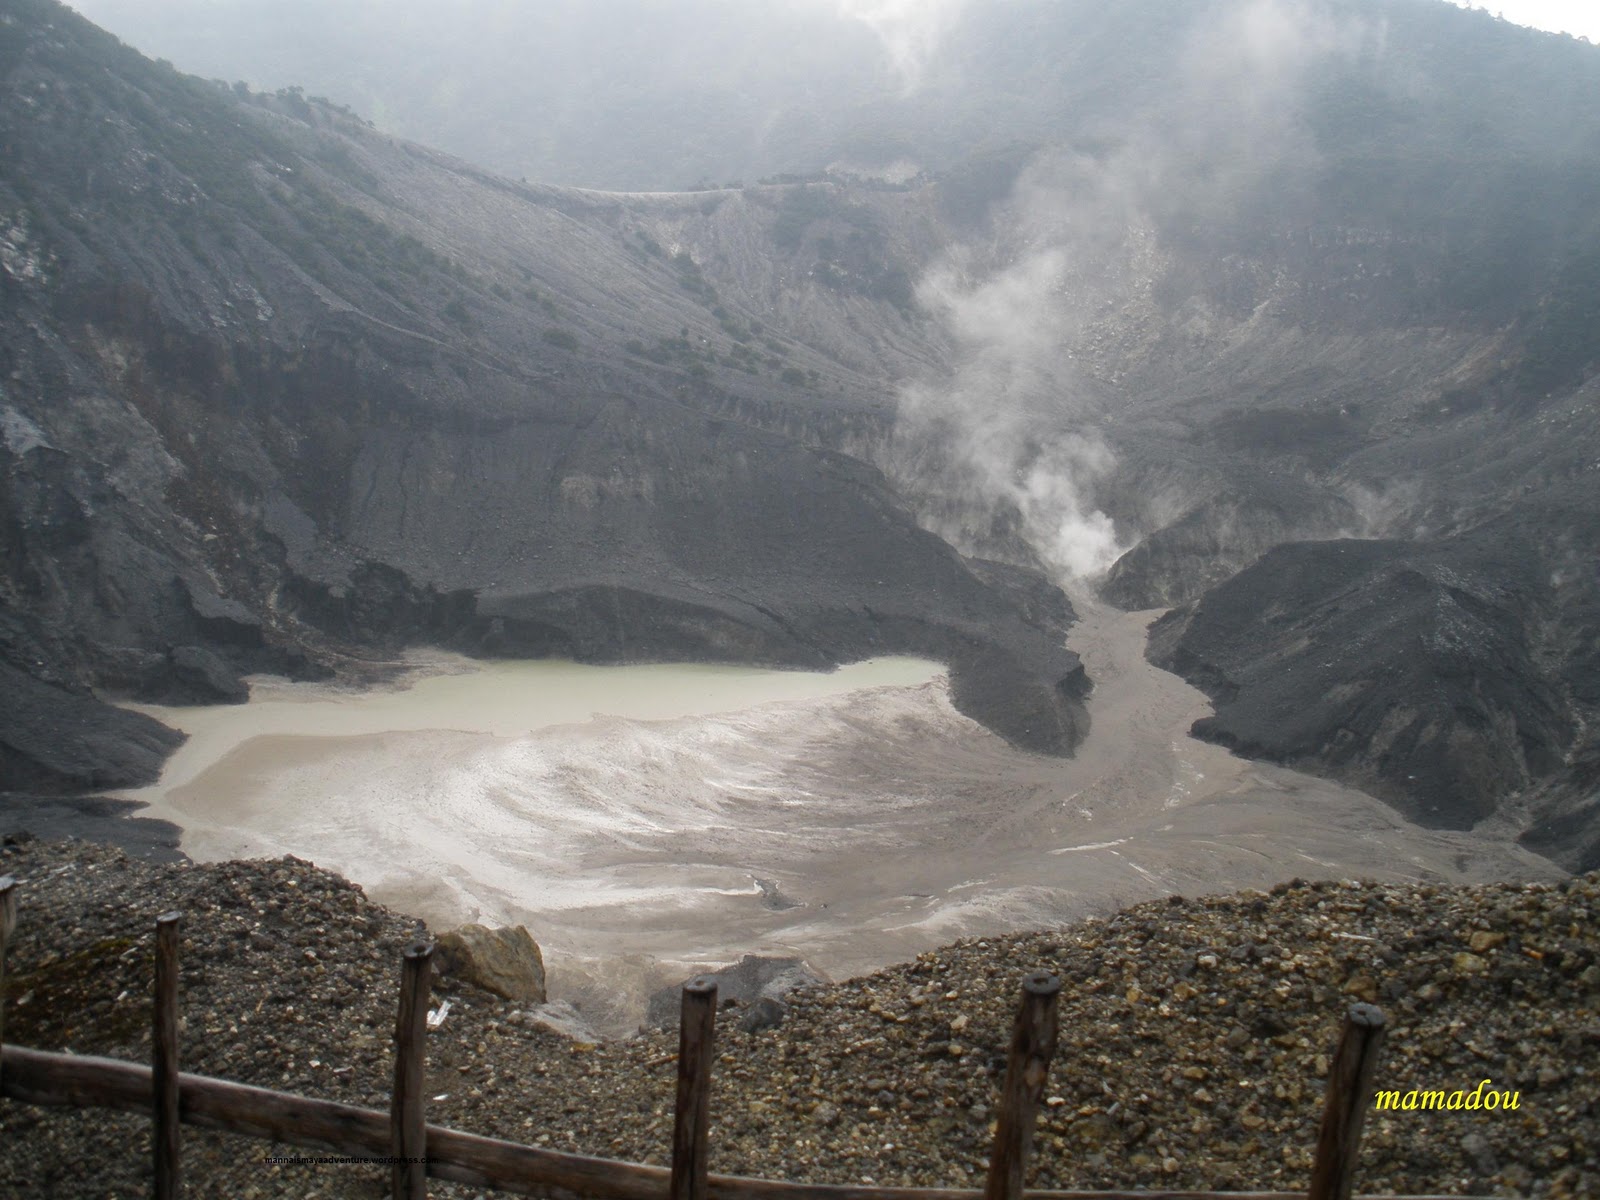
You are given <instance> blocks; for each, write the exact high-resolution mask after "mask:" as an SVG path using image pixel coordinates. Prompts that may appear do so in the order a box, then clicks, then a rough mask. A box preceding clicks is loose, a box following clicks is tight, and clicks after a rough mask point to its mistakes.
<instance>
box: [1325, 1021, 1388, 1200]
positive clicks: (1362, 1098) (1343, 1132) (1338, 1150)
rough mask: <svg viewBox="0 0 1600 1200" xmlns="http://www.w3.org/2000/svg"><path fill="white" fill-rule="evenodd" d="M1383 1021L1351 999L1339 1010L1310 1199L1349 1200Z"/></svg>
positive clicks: (1359, 1151) (1370, 1098) (1381, 1035)
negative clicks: (1341, 1025)
mask: <svg viewBox="0 0 1600 1200" xmlns="http://www.w3.org/2000/svg"><path fill="white" fill-rule="evenodd" d="M1383 1026H1384V1016H1383V1010H1382V1009H1379V1008H1375V1007H1374V1006H1373V1005H1371V1004H1352V1005H1351V1006H1350V1011H1349V1012H1348V1013H1347V1014H1345V1019H1344V1032H1343V1034H1342V1035H1341V1036H1340V1038H1339V1049H1338V1052H1337V1053H1336V1054H1335V1055H1334V1059H1333V1066H1332V1067H1331V1068H1330V1069H1329V1071H1328V1098H1327V1102H1326V1104H1325V1105H1324V1106H1323V1110H1322V1130H1321V1133H1320V1134H1319V1135H1318V1137H1317V1158H1316V1162H1315V1164H1314V1165H1313V1166H1312V1168H1311V1192H1310V1200H1350V1193H1351V1192H1352V1190H1354V1188H1355V1182H1356V1160H1357V1158H1358V1157H1359V1155H1360V1153H1361V1126H1362V1123H1363V1122H1364V1121H1365V1120H1366V1116H1367V1105H1369V1104H1370V1103H1372V1077H1373V1075H1374V1073H1375V1072H1376V1071H1377V1069H1378V1051H1379V1048H1380V1047H1381V1046H1382V1045H1383Z"/></svg>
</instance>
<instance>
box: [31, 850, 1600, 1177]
mask: <svg viewBox="0 0 1600 1200" xmlns="http://www.w3.org/2000/svg"><path fill="white" fill-rule="evenodd" d="M0 873H11V874H13V875H14V876H16V877H17V879H18V880H19V885H18V886H19V913H20V920H19V925H18V933H17V937H16V939H15V941H14V944H13V951H12V958H11V964H12V965H11V972H12V979H13V983H12V987H13V991H12V996H11V1000H10V1003H9V1005H8V1011H7V1019H6V1037H7V1040H8V1041H12V1042H15V1043H17V1044H23V1045H31V1046H35V1047H38V1048H49V1049H57V1050H71V1051H74V1052H76V1053H82V1054H105V1055H111V1056H114V1057H120V1058H126V1059H133V1060H144V1059H146V1058H147V1057H148V1054H149V1032H148V1031H149V1000H148V995H149V987H150V977H151V971H152V967H151V959H152V947H153V940H154V939H153V933H152V929H153V921H154V917H155V915H156V914H158V913H160V912H163V911H166V910H169V909H174V908H176V909H179V910H182V911H183V912H184V914H185V923H184V927H183V930H184V940H183V950H182V953H183V960H182V961H183V968H182V982H181V1000H182V1004H183V1006H184V1011H185V1013H186V1014H187V1023H186V1026H185V1031H184V1036H183V1047H182V1062H183V1066H184V1069H185V1070H190V1071H197V1072H200V1073H203V1074H210V1075H220V1076H224V1077H227V1078H233V1079H237V1080H241V1081H244V1082H248V1083H254V1084H258V1085H262V1086H267V1087H272V1088H277V1089H281V1090H286V1091H294V1092H300V1093H302V1094H308V1095H317V1096H325V1097H328V1098H331V1099H336V1100H342V1101H345V1102H348V1103H355V1104H360V1105H366V1106H372V1107H377V1108H380V1109H383V1108H386V1107H387V1103H388V1088H389V1082H390V1078H391V1075H392V1070H393V1067H392V1063H391V1059H390V1055H391V1032H392V1026H393V1022H394V1005H395V1003H396V991H397V986H398V980H399V975H400V970H399V956H400V952H401V949H402V948H403V947H404V946H405V945H406V943H407V941H408V939H409V938H410V937H411V936H412V935H413V934H414V933H415V932H416V926H415V925H414V923H413V922H411V921H410V920H408V919H406V918H403V917H401V916H400V915H399V914H397V913H394V912H392V911H390V910H387V909H384V908H382V907H379V906H377V905H374V904H372V903H371V902H369V901H368V900H367V899H366V898H365V897H364V896H363V895H362V893H361V892H360V891H359V890H358V889H355V888H353V887H352V886H350V885H349V884H348V883H347V882H345V881H344V880H342V879H340V878H338V877H337V876H334V875H331V874H329V873H327V872H324V871H319V870H317V869H315V868H313V867H311V866H310V865H309V864H307V863H305V862H302V861H298V860H295V859H282V860H277V861H259V862H253V863H221V864H214V865H209V866H194V865H189V864H179V865H173V866H165V867H157V866H152V865H150V864H146V863H142V862H139V861H137V860H132V859H129V858H127V857H125V856H124V855H122V854H121V853H120V852H119V851H116V850H110V849H106V848H102V847H94V846H89V845H85V844H81V843H80V844H76V845H71V844H50V843H37V842H35V843H27V844H21V845H8V846H6V847H4V848H3V849H0ZM130 897H136V898H137V902H136V903H130ZM1597 905H1600V879H1597V878H1596V876H1594V875H1589V876H1584V877H1581V878H1577V879H1572V880H1567V881H1564V882H1562V883H1560V884H1549V883H1538V884H1526V885H1493V886H1487V887H1445V886H1437V885H1378V884H1370V883H1365V884H1364V883H1359V882H1356V881H1346V882H1342V883H1339V882H1323V883H1306V882H1304V881H1300V880H1295V881H1292V882H1288V883H1285V884H1283V885H1281V886H1279V887H1276V888H1274V889H1273V890H1272V891H1271V892H1270V893H1268V892H1265V891H1248V892H1242V893H1236V894H1225V895H1216V896H1203V897H1195V898H1185V897H1179V896H1172V897H1170V898H1168V899H1165V900H1160V901H1156V902H1152V903H1147V904H1142V905H1140V906H1138V907H1136V908H1132V909H1128V910H1125V911H1122V912H1117V913H1112V914H1108V915H1105V916H1101V917H1096V918H1093V919H1090V920H1086V921H1080V922H1076V923H1073V924H1071V925H1068V926H1065V927H1061V928H1055V929H1049V930H1043V931H1039V932H1035V933H1029V934H1020V935H1011V936H1006V937H993V938H984V939H967V940H965V941H962V942H960V943H957V944H955V945H950V946H944V947H942V948H940V949H938V950H934V951H931V952H928V953H924V954H921V955H919V956H918V957H917V958H916V959H915V961H910V962H906V963H903V964H901V965H899V966H896V967H893V968H891V969H889V970H887V971H883V972H880V973H877V974H874V975H870V976H866V977H863V978H860V979H856V980H852V981H849V982H846V983H841V984H837V985H829V986H824V987H818V988H814V989H810V990H802V991H797V992H791V993H790V994H789V995H788V996H787V998H786V1002H787V1007H788V1012H787V1014H786V1016H785V1017H784V1019H783V1022H782V1024H781V1025H779V1026H778V1027H777V1028H776V1029H773V1028H769V1027H762V1028H758V1029H757V1030H755V1031H753V1032H747V1031H745V1030H742V1029H740V1028H739V1025H740V1023H741V1021H742V1020H743V1018H744V1017H745V1016H746V1015H747V1013H746V1012H745V1011H742V1010H741V1009H740V1008H737V1007H735V1008H730V1009H727V1010H725V1011H723V1012H722V1013H721V1014H720V1015H719V1018H718V1033H717V1045H718V1050H719V1054H718V1058H717V1061H716V1065H715V1068H714V1082H713V1099H712V1125H711V1170H712V1171H714V1172H725V1173H729V1174H741V1175H754V1176H761V1177H768V1178H793V1179H805V1180H814V1181H818V1182H836V1183H852V1182H860V1181H863V1180H872V1181H874V1182H877V1183H880V1184H895V1185H913V1186H918V1185H920V1186H950V1185H958V1186H979V1185H980V1181H981V1180H982V1178H983V1172H984V1170H985V1168H986V1166H987V1153H988V1145H989V1138H990V1135H991V1127H992V1123H993V1119H994V1112H995V1106H996V1104H997V1099H998V1090H999V1082H1000V1081H999V1071H1000V1067H1001V1065H1002V1064H1003V1062H1004V1054H1005V1047H1006V1045H1007V1043H1008V1041H1009V1037H1010V1021H1011V1014H1012V1012H1013V1010H1014V1006H1015V1003H1016V999H1017V987H1018V981H1019V979H1020V978H1021V976H1022V975H1023V974H1024V973H1025V972H1027V971H1030V970H1034V969H1038V968H1043V969H1047V970H1050V971H1053V972H1055V973H1056V974H1058V975H1059V976H1060V977H1061V979H1062V980H1063V983H1064V988H1063V992H1062V996H1061V1002H1060V1026H1061V1036H1060V1044H1059V1048H1058V1050H1057V1054H1056V1059H1055V1065H1054V1067H1053V1069H1052V1072H1051V1075H1050V1079H1049V1083H1048V1086H1047V1087H1046V1089H1045V1095H1046V1102H1045V1105H1044V1106H1043V1108H1042V1109H1041V1112H1040V1117H1039V1128H1038V1137H1037V1143H1036V1144H1037V1150H1036V1155H1035V1162H1034V1166H1033V1168H1032V1172H1031V1179H1032V1181H1033V1183H1034V1184H1035V1185H1036V1186H1040V1187H1056V1188H1113V1187H1115V1188H1128V1187H1143V1188H1158V1189H1173V1188H1202V1187H1204V1188H1227V1189H1238V1190H1269V1189H1270V1190H1291V1189H1302V1188H1304V1187H1305V1186H1306V1181H1307V1172H1308V1170H1309V1167H1310V1161H1311V1158H1310V1154H1311V1149H1312V1147H1313V1145H1314V1143H1315V1139H1316V1128H1317V1122H1318V1120H1319V1117H1320V1113H1321V1101H1322V1094H1323V1088H1324V1086H1325V1079H1326V1073H1327V1064H1328V1057H1329V1055H1330V1053H1331V1051H1332V1047H1333V1045H1334V1043H1335V1041H1336V1038H1337V1034H1338V1029H1339V1023H1340V1020H1341V1018H1342V1014H1343V1012H1344V1010H1345V1008H1346V1007H1347V1006H1348V1005H1349V1004H1351V1003H1353V1002H1354V1001H1356V1000H1363V1001H1367V1002H1375V1003H1377V1004H1379V1005H1380V1006H1381V1007H1382V1008H1383V1009H1384V1010H1385V1011H1386V1013H1387V1015H1388V1018H1389V1028H1388V1033H1387V1039H1386V1044H1385V1048H1384V1054H1383V1059H1382V1062H1381V1065H1380V1069H1379V1071H1378V1075H1377V1080H1376V1086H1377V1087H1379V1088H1382V1089H1386V1090H1398V1091H1401V1092H1402V1093H1404V1092H1408V1091H1410V1090H1411V1089H1412V1088H1421V1089H1445V1090H1455V1089H1458V1088H1465V1089H1468V1090H1470V1089H1472V1088H1475V1087H1477V1085H1478V1084H1479V1082H1480V1081H1482V1080H1484V1079H1486V1078H1487V1079H1489V1080H1491V1081H1492V1087H1493V1088H1494V1089H1495V1090H1504V1091H1512V1092H1516V1093H1517V1094H1518V1104H1517V1108H1516V1109H1515V1111H1510V1112H1482V1111H1479V1112H1464V1111H1463V1112H1421V1111H1403V1110H1402V1111H1394V1112H1381V1113H1378V1112H1375V1113H1372V1114H1369V1117H1368V1120H1367V1132H1366V1135H1365V1138H1364V1142H1363V1151H1362V1159H1361V1170H1360V1175H1359V1180H1358V1190H1359V1191H1360V1192H1365V1193H1372V1192H1383V1191H1389V1192H1396V1193H1401V1194H1429V1195H1436V1194H1441V1193H1443V1194H1450V1193H1465V1194H1478V1195H1482V1194H1496V1195H1523V1196H1540V1197H1545V1196H1548V1197H1576V1196H1585V1195H1593V1194H1594V1191H1595V1189H1596V1188H1597V1187H1600V1162H1597V1160H1596V1158H1595V1147H1596V1144H1597V1143H1596V1137H1595V1131H1596V1128H1597V1122H1600V1108H1597V1105H1600V1089H1597V1087H1596V1078H1595V1074H1594V1071H1593V1065H1592V1064H1593V1062H1594V1060H1595V1056H1596V1048H1597V1046H1600V1021H1597V1015H1596V1013H1597V1009H1596V1003H1597V998H1600V944H1597V942H1596V935H1595V929H1596V925H1595V922H1596V917H1597V915H1600V914H1597V911H1596V908H1597ZM443 1000H449V1001H450V1002H451V1007H450V1012H449V1016H448V1017H447V1019H446V1020H445V1022H444V1024H443V1025H442V1026H440V1027H439V1028H438V1029H436V1030H434V1031H433V1032H431V1033H430V1034H429V1037H428V1074H427V1078H426V1087H425V1092H426V1095H427V1096H428V1097H429V1099H428V1113H429V1118H430V1120H432V1121H434V1122H436V1123H439V1124H443V1125H446V1126H449V1127H452V1128H457V1129H465V1130H469V1131H471V1132H475V1133H482V1134H487V1135H491V1136H496V1137H503V1138H509V1139H512V1140H517V1141H526V1142H531V1143H533V1144H536V1145H541V1146H549V1147H552V1148H555V1149H558V1150H569V1151H575V1152H580V1153H585V1154H591V1155H598V1156H602V1157H617V1158H623V1159H627V1160H632V1161H638V1162H651V1163H658V1164H661V1163H665V1162H666V1161H667V1160H668V1157H669V1146H670V1141H671V1127H672V1089H673V1087H674V1080H675V1078H676V1076H675V1068H674V1064H673V1058H674V1050H675V1048H676V1045H677V1034H676V1032H672V1033H670V1034H669V1033H651V1034H649V1035H647V1036H643V1037H640V1038H635V1039H630V1040H627V1041H621V1042H610V1043H604V1044H595V1043H592V1042H573V1041H570V1040H567V1039H565V1038H563V1037H560V1036H558V1035H557V1034H555V1033H552V1032H550V1031H549V1030H548V1029H546V1028H545V1026H544V1023H543V1020H542V1018H541V1017H540V1015H539V1014H538V1011H537V1010H530V1009H529V1007H528V1006H526V1005H522V1004H513V1003H512V1002H510V1001H504V1000H501V999H499V998H498V997H496V996H493V995H491V994H489V993H487V992H483V991H479V990H478V989H476V988H473V987H470V986H469V985H465V984H462V983H460V982H459V981H456V980H454V979H452V978H445V979H443V980H441V981H440V982H439V983H438V984H437V985H436V987H435V992H434V997H433V1001H432V1002H433V1004H434V1006H435V1007H438V1004H439V1002H440V1001H443ZM749 1011H751V1012H754V1011H755V1010H754V1009H751V1010H749ZM758 1024H760V1023H758ZM148 1131H149V1122H148V1120H146V1119H144V1118H139V1117H134V1116H131V1115H124V1114H110V1113H97V1112H76V1113H74V1112H71V1111H64V1110H50V1109H43V1108H33V1107H29V1106H26V1105H21V1104H16V1103H13V1102H10V1101H5V1102H0V1135H3V1136H0V1169H3V1170H4V1173H5V1176H4V1177H5V1178H6V1180H7V1186H8V1188H9V1189H11V1191H12V1193H13V1194H16V1195H19V1196H46V1195H48V1196H55V1197H75V1196H96V1197H106V1196H114V1197H123V1196H127V1197H135V1196H143V1195H147V1194H148V1189H149V1180H148V1178H147V1176H146V1171H147V1167H146V1164H147V1163H148V1161H149V1157H148V1138H149V1132H148ZM184 1147H185V1151H184V1163H185V1172H186V1176H185V1177H186V1181H187V1184H188V1186H189V1187H191V1188H194V1189H197V1190H198V1191H199V1192H200V1193H202V1194H209V1195H229V1196H239V1197H251V1196H282V1195H294V1196H305V1197H309V1196H323V1197H330V1198H331V1197H346V1196H349V1197H356V1196H370V1195H374V1194H377V1193H378V1192H380V1191H381V1190H382V1187H383V1186H384V1181H385V1179H386V1174H387V1172H386V1169H385V1168H382V1167H378V1168H365V1167H361V1166H348V1165H347V1166H315V1165H298V1166H297V1165H279V1164H269V1163H267V1162H266V1161H264V1160H266V1159H267V1158H269V1157H273V1156H277V1155H295V1154H297V1153H301V1152H299V1151H296V1150H294V1149H293V1148H289V1147H280V1146H274V1145H272V1144H270V1143H266V1142H252V1141H246V1140H243V1139H239V1138H233V1137H229V1136H226V1135H220V1134H212V1133H208V1132H206V1131H202V1130H193V1129H186V1130H185V1133H184ZM432 1194H437V1195H440V1196H454V1195H462V1196H470V1195H474V1194H476V1193H475V1192H474V1191H473V1190H472V1189H470V1188H459V1187H456V1186H454V1185H446V1184H437V1185H435V1187H434V1190H433V1192H432Z"/></svg>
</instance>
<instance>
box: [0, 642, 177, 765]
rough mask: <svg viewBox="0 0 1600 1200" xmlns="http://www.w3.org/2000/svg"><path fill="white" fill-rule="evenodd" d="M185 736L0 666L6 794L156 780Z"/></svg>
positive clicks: (0, 747) (0, 745) (0, 748)
mask: <svg viewBox="0 0 1600 1200" xmlns="http://www.w3.org/2000/svg"><path fill="white" fill-rule="evenodd" d="M183 740H184V738H183V734H181V733H177V732H175V731H174V730H171V729H168V728H167V727H166V726H165V725H163V724H161V722H159V721H155V720H152V719H151V718H149V717H147V716H144V715H142V714H140V713H135V712H128V711H126V710H125V709H120V708H113V707H112V706H111V705H109V704H105V703H102V702H101V701H99V700H96V699H94V698H93V697H91V696H84V695H75V694H73V693H72V692H69V691H66V690H65V689H64V688H60V687H53V686H51V685H50V684H47V683H41V682H40V681H38V680H36V679H31V678H29V677H28V676H27V675H25V674H23V673H22V672H21V671H18V670H16V669H15V668H13V667H9V666H6V665H4V664H0V779H4V780H5V781H6V787H7V789H8V790H11V791H31V792H44V793H50V792H69V791H90V790H96V789H100V788H114V787H137V786H140V785H143V784H147V783H153V782H155V779H156V777H157V776H158V775H159V774H160V773H161V764H162V761H163V760H164V759H165V758H166V756H167V755H168V754H170V753H171V752H172V751H173V750H174V749H176V748H177V747H178V746H179V745H181V744H182V742H183Z"/></svg>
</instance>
